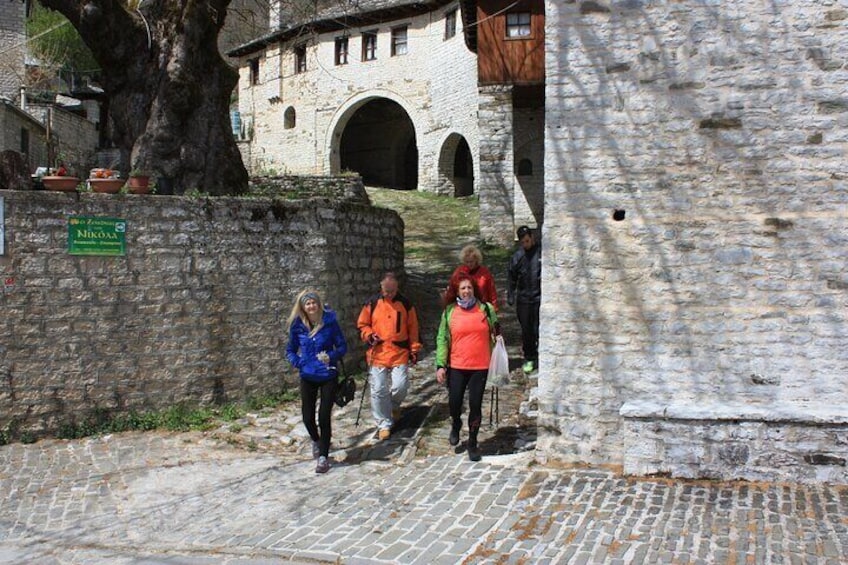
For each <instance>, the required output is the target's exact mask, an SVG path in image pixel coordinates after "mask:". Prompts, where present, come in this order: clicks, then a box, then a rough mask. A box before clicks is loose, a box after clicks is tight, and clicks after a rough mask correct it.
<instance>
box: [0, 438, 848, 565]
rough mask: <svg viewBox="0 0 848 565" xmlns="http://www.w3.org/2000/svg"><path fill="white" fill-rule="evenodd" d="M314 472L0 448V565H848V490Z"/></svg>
mask: <svg viewBox="0 0 848 565" xmlns="http://www.w3.org/2000/svg"><path fill="white" fill-rule="evenodd" d="M531 461H532V459H531V457H530V456H529V454H517V455H508V456H490V457H486V458H484V460H483V461H481V462H479V463H471V462H469V461H468V460H467V459H466V458H465V457H464V456H463V455H440V456H433V457H421V458H414V459H412V460H410V461H408V462H406V463H400V462H399V461H398V460H389V461H380V460H366V461H362V462H360V463H358V464H355V465H351V464H344V463H341V464H337V465H336V466H335V467H334V468H333V469H332V470H331V472H330V473H328V474H326V475H316V474H315V473H314V472H313V468H314V464H313V462H312V461H310V460H306V459H304V458H300V459H298V460H291V461H288V462H283V461H281V458H280V457H278V456H277V455H273V454H269V453H258V452H248V451H245V450H244V449H241V448H240V447H239V446H233V445H227V444H220V443H218V442H213V441H210V440H208V439H203V438H199V437H198V436H197V435H196V434H161V433H146V434H142V433H130V434H123V435H120V436H111V437H104V438H96V439H88V440H82V441H72V442H66V441H45V442H40V443H38V444H34V445H20V444H17V445H11V446H5V447H2V448H0V501H2V504H0V563H28V564H29V563H34V564H54V563H55V564H64V563H119V564H120V563H133V564H140V563H145V564H147V563H173V564H194V563H197V564H206V563H244V564H248V563H249V564H258V563H281V562H295V563H314V562H324V563H351V564H354V563H362V564H366V563H421V564H433V563H436V564H439V563H445V564H448V563H616V564H617V563H621V564H624V563H702V564H712V563H799V564H800V563H804V564H808V563H820V564H833V565H837V564H840V563H846V562H848V489H845V488H835V487H828V486H796V485H768V484H746V483H735V484H725V483H714V482H688V481H665V480H655V481H651V480H631V479H626V478H621V477H617V476H615V475H614V474H613V473H611V472H605V471H598V470H579V469H572V470H567V469H554V468H542V467H538V466H534V465H532V463H531Z"/></svg>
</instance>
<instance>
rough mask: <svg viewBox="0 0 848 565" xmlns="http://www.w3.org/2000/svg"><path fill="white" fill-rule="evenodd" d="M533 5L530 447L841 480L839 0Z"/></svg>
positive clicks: (846, 351) (845, 394) (844, 49)
mask: <svg viewBox="0 0 848 565" xmlns="http://www.w3.org/2000/svg"><path fill="white" fill-rule="evenodd" d="M546 11H547V13H546V29H545V35H546V38H547V43H546V49H547V52H546V58H545V61H546V75H547V77H546V96H545V100H546V102H545V141H544V143H545V223H544V227H543V241H544V246H543V250H544V253H543V271H544V273H543V287H542V291H543V304H542V323H541V327H542V337H541V347H540V349H541V359H540V372H539V384H540V393H539V394H540V418H539V423H540V425H539V433H540V441H539V444H538V449H539V456H540V457H541V458H543V459H544V458H547V459H556V460H560V461H566V462H574V463H591V464H608V465H612V466H616V467H623V469H624V471H626V472H627V473H633V474H670V475H672V476H684V477H693V476H698V477H718V478H745V479H765V480H802V481H817V480H823V481H831V482H840V483H848V469H847V468H846V461H848V160H846V150H848V10H846V8H845V4H844V2H823V3H819V2H816V3H813V2H803V1H786V2H777V3H775V2H768V1H765V0H755V1H750V0H749V1H744V2H743V1H741V0H733V1H725V2H720V3H704V2H698V1H695V0H682V1H680V2H643V1H640V0H632V1H630V0H629V1H626V2H618V1H613V2H609V1H597V2H590V1H585V2H569V3H564V2H553V1H548V2H547V3H546Z"/></svg>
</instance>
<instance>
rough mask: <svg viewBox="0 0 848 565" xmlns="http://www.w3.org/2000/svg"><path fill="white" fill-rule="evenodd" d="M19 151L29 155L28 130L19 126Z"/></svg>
mask: <svg viewBox="0 0 848 565" xmlns="http://www.w3.org/2000/svg"><path fill="white" fill-rule="evenodd" d="M21 153H23V154H24V155H27V156H29V130H28V129H27V128H21Z"/></svg>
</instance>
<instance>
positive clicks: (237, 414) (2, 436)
mask: <svg viewBox="0 0 848 565" xmlns="http://www.w3.org/2000/svg"><path fill="white" fill-rule="evenodd" d="M297 398H299V394H298V392H297V391H296V390H285V391H283V392H280V393H277V394H266V395H259V396H255V397H250V398H248V399H247V400H245V401H244V402H233V403H228V404H223V405H221V406H199V405H190V404H187V403H180V404H177V405H174V406H171V407H169V408H166V409H165V410H159V411H150V412H135V411H133V412H128V413H114V412H111V411H108V410H102V409H98V410H94V411H92V412H91V413H89V414H88V416H86V417H85V419H83V420H79V421H70V422H66V423H64V424H62V426H60V428H59V431H58V432H57V433H56V437H58V438H60V439H80V438H84V437H91V436H97V435H103V434H110V433H119V432H128V431H151V430H168V431H173V432H187V431H207V430H211V429H215V428H217V427H220V426H221V424H223V423H225V422H234V421H235V420H238V419H239V418H242V417H244V415H245V414H246V413H247V412H253V411H258V410H263V409H267V408H276V407H279V406H281V405H283V404H287V403H289V402H292V401H293V400H295V399H297ZM233 427H240V426H238V424H234V425H233V426H232V427H231V431H232V428H233ZM13 440H14V441H23V436H22V435H21V434H13V433H9V432H8V431H4V432H2V433H0V442H3V443H10V442H11V441H13Z"/></svg>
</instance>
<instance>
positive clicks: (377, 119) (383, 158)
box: [339, 98, 418, 190]
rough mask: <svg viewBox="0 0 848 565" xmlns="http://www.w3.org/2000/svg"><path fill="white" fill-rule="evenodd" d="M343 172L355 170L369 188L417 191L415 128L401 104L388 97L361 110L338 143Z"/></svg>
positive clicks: (364, 105)
mask: <svg viewBox="0 0 848 565" xmlns="http://www.w3.org/2000/svg"><path fill="white" fill-rule="evenodd" d="M339 157H340V166H341V170H342V171H355V172H357V173H359V174H360V176H362V181H363V182H364V183H365V184H366V185H368V186H379V187H384V188H397V189H402V190H415V189H417V188H418V146H417V145H416V142H415V127H414V126H413V124H412V120H410V119H409V115H408V114H407V113H406V111H405V110H404V109H403V108H402V107H401V106H400V104H398V103H397V102H393V101H391V100H387V99H385V98H378V99H375V100H371V101H369V102H366V103H365V104H363V105H362V106H361V107H359V108H358V109H357V110H356V111H355V113H354V114H353V116H351V118H350V120H349V121H348V122H347V125H346V126H345V128H344V132H343V133H342V138H341V142H340V144H339Z"/></svg>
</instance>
